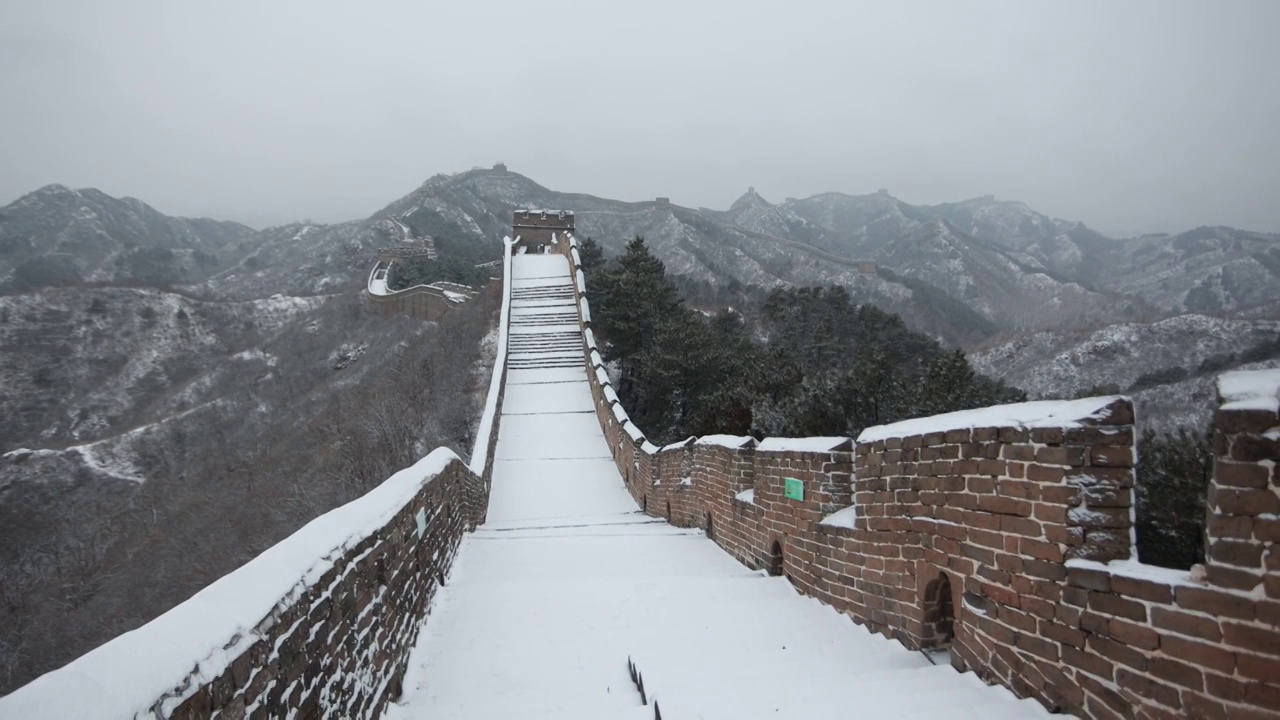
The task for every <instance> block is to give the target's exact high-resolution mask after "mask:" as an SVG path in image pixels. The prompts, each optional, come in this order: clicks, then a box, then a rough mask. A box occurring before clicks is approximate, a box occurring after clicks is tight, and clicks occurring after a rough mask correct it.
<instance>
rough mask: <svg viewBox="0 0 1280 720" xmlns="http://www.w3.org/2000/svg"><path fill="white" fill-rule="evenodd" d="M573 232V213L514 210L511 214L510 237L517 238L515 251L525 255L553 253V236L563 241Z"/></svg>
mask: <svg viewBox="0 0 1280 720" xmlns="http://www.w3.org/2000/svg"><path fill="white" fill-rule="evenodd" d="M572 232H573V213H571V212H565V211H564V210H516V211H515V212H514V213H512V214H511V236H512V237H518V238H519V239H520V240H519V242H517V243H516V247H515V251H516V252H520V248H522V247H523V248H524V252H527V253H545V252H555V251H556V250H555V249H554V248H553V247H551V246H552V245H553V244H554V243H553V242H552V240H553V236H554V239H555V240H557V241H560V240H563V239H564V236H565V235H566V234H567V233H572Z"/></svg>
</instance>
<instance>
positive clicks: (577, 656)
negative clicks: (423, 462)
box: [388, 255, 1046, 720]
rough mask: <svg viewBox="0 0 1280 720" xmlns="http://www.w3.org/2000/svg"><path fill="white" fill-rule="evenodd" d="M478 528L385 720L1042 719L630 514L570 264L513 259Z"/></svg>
mask: <svg viewBox="0 0 1280 720" xmlns="http://www.w3.org/2000/svg"><path fill="white" fill-rule="evenodd" d="M512 272H513V274H514V277H515V281H514V282H515V284H514V285H513V295H512V297H513V302H512V308H511V355H510V370H509V372H508V376H507V387H506V396H505V401H504V405H503V413H502V422H501V425H500V428H499V437H498V446H497V451H496V455H495V464H494V473H493V494H492V499H491V502H490V506H489V516H488V522H487V523H486V524H485V525H483V526H481V527H480V528H479V529H478V530H477V531H476V532H475V533H473V534H471V535H469V536H467V537H466V538H464V539H463V543H462V548H461V551H460V553H459V555H458V558H457V561H456V563H455V565H454V568H453V571H452V573H451V575H450V577H449V584H448V586H446V587H444V588H442V590H441V591H440V594H439V595H437V598H436V600H435V603H434V606H433V609H432V611H431V614H430V616H429V618H428V621H427V625H426V628H425V629H424V631H423V632H422V633H421V635H420V636H419V640H418V645H417V647H416V648H415V649H414V651H413V654H412V655H411V657H410V668H409V672H408V675H407V677H406V679H405V687H404V690H405V692H404V697H403V698H402V700H401V702H400V704H399V705H392V706H391V707H390V708H389V711H388V717H391V718H471V719H476V720H482V719H483V720H487V719H489V718H534V717H565V718H581V719H582V720H607V719H609V718H652V717H653V708H652V706H644V705H643V704H642V702H641V698H640V694H639V692H638V691H637V689H636V687H635V685H634V684H633V683H632V681H631V679H630V677H629V676H628V673H627V659H628V658H629V657H630V658H631V659H633V660H634V661H635V663H636V665H637V666H638V668H639V670H640V671H641V673H642V674H643V676H644V681H645V690H646V691H647V693H648V694H649V695H650V697H651V698H654V699H656V700H657V702H658V704H659V706H660V707H661V710H662V716H663V718H666V719H667V720H678V719H679V718H686V717H688V718H723V719H725V720H745V719H747V718H773V719H777V718H836V717H840V718H883V717H894V718H908V717H921V718H924V717H930V718H931V717H934V716H936V715H939V714H945V715H947V716H950V717H973V718H993V719H994V718H1015V717H1019V718H1020V717H1039V716H1043V715H1045V714H1046V713H1045V712H1044V711H1043V710H1042V708H1041V707H1040V706H1039V705H1038V704H1036V703H1035V702H1034V701H1030V700H1027V701H1019V700H1017V699H1016V698H1014V696H1013V695H1012V694H1011V693H1009V692H1008V691H1006V690H1004V689H1002V688H997V687H988V686H986V685H984V684H983V683H982V682H981V681H979V680H978V679H977V678H976V677H975V676H974V675H973V674H972V673H969V674H964V675H961V674H959V673H957V672H955V671H954V670H952V669H951V668H950V667H949V666H945V665H942V666H934V665H932V664H931V663H930V662H929V660H927V659H926V658H925V657H924V656H923V655H921V654H919V653H914V652H910V651H908V650H906V649H905V648H903V647H902V646H901V645H900V644H898V643H897V642H895V641H891V640H887V639H884V638H882V637H880V636H878V635H872V634H870V633H868V632H866V631H865V630H863V629H862V628H860V627H858V626H856V625H854V624H853V623H852V622H851V621H850V620H849V619H848V618H845V617H843V616H841V615H839V614H838V613H836V612H835V611H834V610H832V609H831V608H828V607H825V606H823V605H821V604H820V603H818V602H817V601H815V600H812V599H809V598H805V597H802V596H801V595H799V594H797V593H796V592H795V591H794V590H793V589H792V588H791V586H790V585H789V584H788V583H787V581H786V580H785V579H784V578H774V577H766V576H765V575H764V574H763V573H760V572H752V571H749V570H747V569H746V568H745V567H743V566H742V565H739V564H738V563H737V562H736V561H735V560H733V559H732V558H730V557H729V555H728V554H726V553H725V552H724V551H722V550H720V548H719V547H717V546H716V545H715V544H714V543H712V542H711V541H710V540H707V539H706V538H705V537H703V535H702V534H701V533H700V532H698V531H690V530H680V529H677V528H674V527H671V526H669V525H667V524H666V523H665V522H662V521H660V520H655V519H652V518H648V517H646V516H644V515H642V514H641V513H640V512H639V511H638V509H637V508H636V505H635V503H634V502H633V501H632V500H631V497H630V496H629V495H628V494H627V492H626V490H625V488H624V487H623V484H622V480H621V478H619V477H618V473H617V470H616V469H615V468H614V466H613V462H612V460H611V459H610V457H609V450H608V447H607V446H606V444H605V440H604V436H603V434H602V433H601V431H600V427H599V425H598V424H597V421H596V417H595V415H594V413H593V412H592V401H591V393H590V390H589V389H588V385H587V380H586V367H585V365H584V363H583V360H582V351H581V340H580V338H579V335H578V329H577V321H576V313H575V312H574V307H573V295H572V290H571V286H570V277H569V267H568V263H567V262H566V261H565V259H564V258H563V257H561V256H558V255H550V256H531V255H520V256H517V257H515V258H514V259H513V264H512Z"/></svg>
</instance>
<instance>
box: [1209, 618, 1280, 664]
mask: <svg viewBox="0 0 1280 720" xmlns="http://www.w3.org/2000/svg"><path fill="white" fill-rule="evenodd" d="M1222 639H1223V641H1224V642H1226V644H1227V645H1230V646H1232V647H1237V648H1240V649H1242V650H1250V651H1253V652H1257V653H1262V654H1264V655H1271V656H1273V657H1280V628H1263V627H1258V626H1256V625H1242V624H1240V623H1237V622H1232V621H1230V620H1227V621H1224V622H1223V623H1222Z"/></svg>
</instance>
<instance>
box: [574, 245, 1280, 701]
mask: <svg viewBox="0 0 1280 720" xmlns="http://www.w3.org/2000/svg"><path fill="white" fill-rule="evenodd" d="M575 269H576V266H575ZM584 329H589V323H584ZM594 349H595V348H594V346H593V344H592V343H591V342H587V343H584V352H585V354H586V357H587V360H588V363H592V364H594V359H593V356H592V351H593V350H594ZM605 379H606V380H607V378H605ZM591 385H592V393H593V396H594V397H595V398H596V407H597V415H598V417H599V419H600V422H601V427H602V428H603V430H604V433H605V437H606V438H607V439H608V441H609V444H610V447H611V448H613V451H614V457H615V459H616V460H617V462H618V468H619V471H620V472H621V473H622V475H623V477H624V478H626V482H627V487H628V489H629V490H630V492H631V494H632V496H633V497H634V498H635V499H636V502H637V504H640V505H642V506H643V507H645V508H646V510H647V512H648V513H649V514H650V515H653V516H655V517H666V518H667V519H668V520H669V521H670V522H672V523H673V524H675V525H679V526H681V527H701V528H703V529H704V530H705V529H706V528H707V525H708V521H709V522H710V525H711V528H712V533H711V535H712V536H713V539H714V540H715V542H716V543H717V544H719V545H720V546H721V547H723V548H725V550H726V551H727V552H729V553H730V554H731V555H733V556H734V557H735V558H737V559H738V560H739V561H740V562H742V563H743V564H745V565H747V566H749V567H753V568H767V567H769V566H770V565H771V564H772V563H773V562H774V559H773V558H772V557H771V549H772V547H773V544H774V543H775V542H777V543H778V545H780V546H781V548H782V556H783V557H782V563H781V570H782V572H783V573H784V574H785V575H786V576H787V577H788V578H789V579H790V581H791V582H792V583H793V584H794V585H795V586H796V588H797V589H798V590H800V591H801V592H803V593H805V594H807V595H810V596H812V597H815V598H818V599H820V600H822V601H823V602H826V603H828V604H830V605H832V606H833V607H835V608H836V609H837V610H839V611H840V612H842V613H845V614H847V615H849V616H850V618H852V619H853V621H854V622H857V623H859V624H864V625H866V626H868V627H869V628H871V629H872V630H874V631H876V632H880V633H883V634H885V635H887V636H889V637H893V638H896V639H898V640H899V641H900V642H902V643H903V644H904V645H906V646H907V647H909V648H925V647H932V646H937V645H941V644H944V643H946V642H947V638H946V637H945V636H944V633H945V632H946V631H947V623H945V622H940V618H941V614H942V609H943V608H944V607H945V605H946V604H947V603H945V601H944V599H943V598H942V597H941V593H942V592H944V590H943V589H944V588H946V587H948V586H949V588H950V603H949V604H950V607H951V609H952V619H951V622H950V630H951V632H953V633H954V637H952V638H950V642H949V646H950V649H951V658H952V664H953V665H954V666H955V667H956V668H957V669H959V670H964V671H973V672H975V673H976V674H977V675H978V676H979V677H981V678H982V679H984V680H986V681H987V682H991V683H1000V684H1002V685H1004V686H1005V687H1008V688H1010V689H1011V690H1012V691H1013V692H1015V693H1016V694H1018V695H1019V696H1023V697H1034V698H1036V699H1037V700H1039V701H1040V702H1041V703H1043V704H1044V705H1045V706H1046V707H1049V708H1052V709H1060V710H1063V711H1066V712H1070V713H1074V714H1077V715H1080V716H1082V717H1089V718H1113V717H1207V718H1213V717H1223V718H1226V717H1232V718H1235V717H1280V550H1276V551H1273V550H1272V546H1271V545H1270V544H1271V543H1274V542H1275V541H1276V540H1280V495H1278V494H1277V491H1278V488H1280V479H1278V478H1277V472H1278V471H1277V467H1278V465H1280V463H1278V461H1280V449H1278V448H1280V439H1277V434H1280V420H1278V419H1277V417H1276V414H1275V413H1273V412H1259V411H1230V412H1228V411H1220V412H1219V413H1218V416H1217V427H1218V437H1217V443H1216V454H1217V461H1216V464H1215V477H1214V481H1213V483H1212V486H1211V488H1210V498H1209V499H1210V508H1209V515H1208V528H1209V529H1208V556H1209V560H1208V563H1207V568H1206V575H1207V578H1206V579H1205V580H1204V581H1198V580H1193V579H1192V578H1191V575H1190V574H1189V573H1185V572H1178V571H1172V570H1165V569H1161V568H1151V567H1148V566H1143V565H1139V564H1138V563H1137V562H1136V556H1135V555H1134V551H1133V546H1132V505H1133V485H1134V470H1133V465H1134V458H1135V452H1134V429H1133V409H1132V406H1131V404H1130V403H1129V401H1128V400H1127V399H1117V400H1114V401H1113V402H1111V403H1110V404H1109V405H1108V406H1107V408H1106V412H1105V413H1103V415H1102V416H1101V417H1099V418H1097V419H1095V420H1093V421H1090V422H1088V423H1083V424H1082V425H1083V426H1079V427H1059V428H1053V427H1050V428H1035V429H1027V428H1020V427H991V428H974V429H968V428H966V429H959V430H951V431H947V432H935V433H929V434H925V435H913V436H909V437H896V438H888V439H884V440H879V441H877V442H867V443H858V444H856V445H854V444H853V443H852V441H851V440H848V439H845V442H844V444H832V445H831V449H830V450H828V451H825V452H812V451H805V452H799V451H794V450H791V451H788V450H770V449H768V447H769V446H768V445H767V446H766V447H765V449H760V448H757V447H756V446H755V443H754V442H753V441H750V439H746V438H744V439H741V440H742V442H741V443H740V446H739V447H736V448H730V447H726V445H727V444H734V443H732V442H726V441H725V440H724V439H723V438H708V439H707V441H706V442H701V443H700V442H694V443H690V444H681V445H680V446H678V447H674V448H667V449H663V450H658V449H657V448H654V447H653V446H652V445H651V444H649V443H647V442H646V441H645V440H644V439H643V437H642V436H639V435H638V433H634V431H633V434H635V435H637V437H633V434H629V433H628V432H627V430H626V427H625V425H624V420H625V418H626V414H625V411H623V410H621V409H620V408H618V406H617V403H616V402H614V401H613V398H616V396H613V395H612V394H611V393H610V392H609V391H607V390H606V385H605V384H604V383H602V382H601V381H600V379H599V377H598V376H597V375H596V374H595V373H594V371H593V373H592V376H591ZM620 417H621V418H622V420H620V419H619V418H620ZM1268 433H1270V435H1268ZM770 445H772V444H770ZM686 477H687V478H689V481H688V482H687V483H682V482H681V480H683V479H684V478H686ZM788 477H790V478H795V479H799V480H801V481H802V482H803V483H804V487H805V498H804V500H803V501H794V500H789V499H786V498H785V497H783V480H784V478H788ZM655 481H656V482H655ZM746 489H752V490H754V493H755V498H754V502H745V501H743V500H740V499H738V498H737V495H738V494H739V493H740V492H742V491H743V490H746ZM668 503H670V511H669V512H668V510H667V507H668ZM850 505H853V506H854V507H856V508H857V520H856V521H855V523H854V526H853V527H837V526H832V525H827V524H823V522H822V521H823V519H824V518H826V517H827V516H829V515H830V514H832V513H834V512H835V511H837V510H840V509H842V508H845V507H848V506H850ZM943 578H945V582H943Z"/></svg>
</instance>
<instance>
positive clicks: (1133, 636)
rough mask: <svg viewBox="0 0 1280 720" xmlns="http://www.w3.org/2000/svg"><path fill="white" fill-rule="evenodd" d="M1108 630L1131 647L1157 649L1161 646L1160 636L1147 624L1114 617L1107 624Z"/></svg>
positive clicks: (1116, 638) (1113, 636)
mask: <svg viewBox="0 0 1280 720" xmlns="http://www.w3.org/2000/svg"><path fill="white" fill-rule="evenodd" d="M1107 629H1108V632H1110V634H1111V637H1112V638H1114V639H1115V640H1116V641H1117V642H1122V643H1124V644H1125V645H1128V646H1129V647H1136V648H1141V649H1143V650H1155V649H1156V648H1158V647H1160V636H1159V635H1158V634H1157V633H1156V631H1155V630H1152V629H1151V628H1150V627H1148V626H1146V625H1139V624H1137V623H1131V622H1126V621H1124V620H1119V619H1114V618H1113V619H1112V620H1111V622H1109V623H1108V624H1107Z"/></svg>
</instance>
